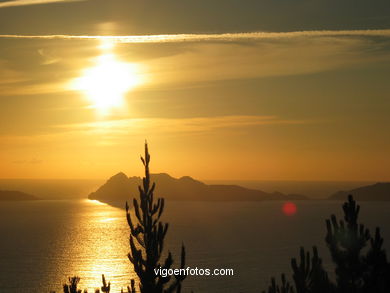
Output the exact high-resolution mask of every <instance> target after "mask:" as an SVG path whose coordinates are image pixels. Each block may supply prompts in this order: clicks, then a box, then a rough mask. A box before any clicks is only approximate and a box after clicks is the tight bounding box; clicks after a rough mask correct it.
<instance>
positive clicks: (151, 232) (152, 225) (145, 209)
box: [126, 143, 185, 293]
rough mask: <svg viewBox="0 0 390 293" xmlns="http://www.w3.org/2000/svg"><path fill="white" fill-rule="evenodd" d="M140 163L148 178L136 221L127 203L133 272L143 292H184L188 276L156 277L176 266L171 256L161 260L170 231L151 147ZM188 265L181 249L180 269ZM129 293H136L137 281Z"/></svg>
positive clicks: (136, 207) (143, 180)
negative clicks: (152, 172)
mask: <svg viewBox="0 0 390 293" xmlns="http://www.w3.org/2000/svg"><path fill="white" fill-rule="evenodd" d="M141 161H142V163H143V165H144V167H145V177H144V178H143V179H142V187H141V186H139V187H138V189H139V201H138V200H136V199H135V198H134V199H133V206H134V213H135V217H136V219H135V220H133V219H132V217H131V215H130V211H129V205H128V203H127V202H126V215H127V222H128V224H129V227H130V249H131V251H130V253H129V254H128V257H129V260H130V262H131V263H132V264H133V266H134V271H135V272H136V273H137V275H138V278H139V289H140V291H141V293H171V292H177V293H179V292H181V283H182V281H183V280H184V279H185V276H175V278H174V280H171V277H170V276H168V277H162V276H159V275H156V273H155V271H154V270H155V269H157V268H160V267H161V268H163V269H169V268H171V266H172V264H173V259H172V254H171V253H170V252H168V256H167V258H166V259H165V261H164V263H163V264H160V258H161V255H162V253H163V248H164V238H165V236H166V234H167V231H168V224H167V223H163V222H161V221H160V217H161V215H162V213H163V211H164V199H163V198H158V199H157V201H155V200H154V195H153V192H154V189H155V186H156V185H155V183H153V184H151V182H150V173H149V162H150V155H149V151H148V145H147V143H145V157H144V158H143V157H142V156H141ZM184 265H185V249H184V246H182V251H181V268H184ZM128 291H129V292H132V293H134V292H135V288H134V280H132V288H128Z"/></svg>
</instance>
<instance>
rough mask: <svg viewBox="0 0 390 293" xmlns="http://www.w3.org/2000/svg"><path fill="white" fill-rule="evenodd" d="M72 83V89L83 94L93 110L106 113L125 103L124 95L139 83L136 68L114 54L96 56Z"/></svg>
mask: <svg viewBox="0 0 390 293" xmlns="http://www.w3.org/2000/svg"><path fill="white" fill-rule="evenodd" d="M94 61H95V66H93V67H90V68H87V69H85V70H84V71H83V74H82V75H81V76H80V77H79V78H76V79H75V80H74V82H73V86H72V88H73V89H76V90H79V91H82V92H84V93H85V95H86V97H87V99H88V100H89V101H90V103H91V106H92V107H93V108H96V109H98V110H99V111H100V112H103V113H104V112H108V111H109V110H110V109H113V108H120V107H122V106H123V105H124V103H125V94H126V93H127V92H128V91H129V90H131V89H132V88H134V87H135V86H136V85H137V84H138V83H139V77H138V74H137V66H136V65H135V64H132V63H126V62H122V61H119V60H117V58H116V57H115V55H114V54H112V53H105V54H102V55H100V56H98V57H97V58H96V59H95V60H94Z"/></svg>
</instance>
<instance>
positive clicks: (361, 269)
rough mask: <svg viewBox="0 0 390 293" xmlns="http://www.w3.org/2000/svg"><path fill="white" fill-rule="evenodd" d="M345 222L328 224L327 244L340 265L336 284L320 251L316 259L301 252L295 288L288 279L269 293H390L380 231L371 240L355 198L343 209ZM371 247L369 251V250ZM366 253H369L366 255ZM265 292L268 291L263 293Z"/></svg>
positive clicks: (273, 284) (333, 220)
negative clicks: (360, 219)
mask: <svg viewBox="0 0 390 293" xmlns="http://www.w3.org/2000/svg"><path fill="white" fill-rule="evenodd" d="M343 211H344V221H343V220H340V221H337V218H336V216H335V215H332V216H331V218H330V219H329V220H326V228H327V234H326V238H325V241H326V243H327V246H328V248H329V250H330V253H331V256H332V260H333V262H334V263H335V265H336V269H335V273H336V283H333V282H331V281H330V280H329V278H328V275H327V273H326V272H325V271H324V269H323V267H322V261H321V259H320V258H319V256H318V252H317V249H316V247H314V248H313V255H312V256H310V253H309V252H307V253H306V254H305V251H304V249H303V248H301V252H300V263H299V265H298V264H297V261H296V259H292V261H291V266H292V269H293V280H294V286H291V285H290V284H289V283H288V281H286V278H285V276H284V275H282V284H281V285H280V286H279V285H277V284H276V282H275V279H274V278H272V279H271V285H270V286H269V288H268V293H282V292H283V293H328V292H329V293H333V292H337V293H374V292H375V293H385V292H390V264H389V263H388V261H387V257H386V252H385V251H384V250H383V248H382V245H383V238H382V237H381V235H380V230H379V228H376V231H375V236H374V237H371V236H370V232H369V230H368V229H366V228H365V227H364V225H363V224H359V223H358V216H359V211H360V206H359V205H356V202H355V201H354V200H353V197H352V196H351V195H349V196H348V201H347V202H346V203H344V205H343ZM368 244H370V247H369V248H368V249H365V248H366V246H367V245H368ZM364 250H366V251H367V250H368V251H367V252H366V254H364V252H365V251H364ZM263 292H265V291H263Z"/></svg>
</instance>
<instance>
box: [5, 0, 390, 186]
mask: <svg viewBox="0 0 390 293" xmlns="http://www.w3.org/2000/svg"><path fill="white" fill-rule="evenodd" d="M37 2H40V3H37ZM52 2H61V3H52ZM91 2H94V3H95V4H99V5H103V4H102V3H103V2H101V1H98V0H96V1H49V0H48V1H33V0H20V1H17V0H14V1H5V2H1V3H0V19H1V21H0V53H1V54H0V160H1V162H2V164H1V165H2V167H1V169H0V178H107V177H109V176H111V175H113V174H115V173H117V172H119V171H124V172H125V173H126V174H128V175H140V174H141V168H140V166H141V165H140V162H139V154H140V153H142V150H143V142H144V140H145V139H147V140H148V142H149V145H150V151H151V154H152V171H153V172H166V173H169V174H171V175H173V176H178V177H179V176H184V175H190V176H192V177H195V178H198V179H261V180H272V179H275V180H374V181H375V180H377V181H385V180H390V138H389V137H390V136H389V135H388V133H389V132H390V115H389V113H390V83H389V82H388V80H389V76H390V66H389V65H390V46H389V45H390V29H387V28H390V25H387V24H389V22H388V18H387V19H384V18H383V16H381V13H383V12H382V10H383V9H382V10H379V8H380V7H379V6H378V7H379V8H378V12H377V15H378V18H377V19H378V20H377V22H375V23H373V22H372V18H369V15H366V16H364V15H363V16H364V17H366V18H367V19H370V21H371V23H368V22H365V23H364V26H363V25H362V27H360V28H357V27H355V26H354V23H355V22H354V20H355V18H354V17H357V16H354V15H352V16H351V15H350V14H348V15H345V16H346V17H344V18H343V22H342V23H341V18H340V26H339V27H340V28H342V30H341V29H335V28H334V27H333V26H332V25H330V24H331V23H333V22H330V20H331V18H329V19H328V23H329V25H328V27H327V26H326V22H325V21H323V23H317V24H315V25H313V27H310V26H308V25H307V23H310V22H304V21H302V23H301V24H300V25H299V23H295V22H293V21H291V22H290V24H289V23H288V22H287V20H284V21H283V23H274V22H270V21H268V22H267V21H264V23H262V22H261V21H258V23H256V22H252V23H246V22H241V23H240V24H235V22H234V21H232V20H233V19H232V18H229V17H230V16H231V15H230V14H232V13H233V12H232V11H230V10H229V7H228V8H226V9H227V12H226V11H223V12H218V13H219V14H217V13H216V12H215V13H214V14H211V12H210V15H206V16H205V17H206V18H205V23H206V24H208V27H207V26H206V27H204V28H201V27H199V23H198V22H197V21H196V20H192V22H191V21H190V20H188V19H186V20H184V16H183V15H180V14H178V15H175V16H174V17H173V18H172V19H169V18H167V17H168V16H170V15H172V12H171V11H168V10H167V11H165V13H166V14H165V15H164V14H161V15H158V14H157V12H156V11H154V10H151V11H150V15H151V16H153V17H154V18H152V20H151V23H148V24H145V26H141V24H142V23H141V22H142V21H141V18H140V16H139V15H142V13H145V12H144V10H143V9H142V8H145V7H146V6H147V5H149V4H143V5H144V6H142V5H141V4H137V5H138V6H137V7H136V9H138V10H139V14H137V15H136V16H135V17H134V19H132V18H130V17H129V19H125V18H124V15H123V13H121V12H120V11H119V10H118V7H116V6H112V7H111V8H112V10H110V13H108V14H109V15H108V14H103V13H101V14H99V11H102V10H98V9H97V8H96V10H93V11H92V12H91V15H90V16H89V18H88V17H87V19H82V18H81V17H80V15H79V10H80V9H81V8H82V9H87V8H88V5H91ZM173 2H175V1H173ZM200 2H202V1H200ZM263 2H267V1H263ZM374 2H375V1H374ZM113 3H119V4H121V5H124V4H123V2H122V1H116V0H115V1H114V0H113ZM158 3H160V2H158ZM170 3H171V2H170ZM191 3H192V2H191ZM228 3H230V1H228ZM267 3H268V2H267ZM299 3H301V2H299ZM319 3H322V2H321V1H319ZM375 3H376V4H378V5H379V4H381V5H382V4H383V5H384V6H383V7H384V8H385V9H388V5H386V4H384V3H385V2H382V1H379V0H378V1H376V2H375ZM119 4H118V5H119ZM230 4H231V5H233V4H232V3H230ZM230 4H229V5H230ZM252 4H253V3H252ZM140 5H141V6H140ZM159 5H160V4H159ZM170 5H173V4H172V3H171V4H170ZM177 5H179V4H178V2H177ZM193 5H195V4H193ZM203 5H206V3H203ZM253 5H254V4H253ZM297 5H298V4H297ZM299 5H300V4H299ZM335 5H336V4H335ZM319 7H321V5H320V6H319ZM381 7H382V6H381ZM383 7H382V8H383ZM193 8H194V7H193ZM233 8H234V7H231V9H233ZM244 8H245V7H244ZM244 8H242V10H240V11H237V12H236V13H237V17H238V19H239V18H240V17H243V15H246V14H245V12H246V10H245V9H244ZM249 8H250V7H249ZM249 8H248V9H249ZM38 9H39V10H38ZM102 9H103V8H102ZM181 9H185V7H181ZM210 9H214V8H213V7H211V8H210ZM269 10H272V11H274V10H275V11H276V10H277V7H273V6H269ZM58 11H64V12H69V13H70V12H74V15H73V14H72V16H71V19H68V24H69V25H68V26H66V25H65V22H66V19H65V17H64V18H61V17H59V18H58V19H54V16H53V15H56V14H57V13H59V12H58ZM86 11H89V10H84V12H86ZM280 11H282V10H280ZM362 11H363V10H362ZM385 11H386V10H385ZM28 12H30V13H31V12H37V13H38V12H39V14H42V16H43V20H39V21H37V22H36V23H35V24H34V25H31V26H29V25H28V24H30V23H32V22H31V21H32V20H31V19H30V18H28V17H27V18H26V19H25V24H26V26H23V27H22V26H20V22H18V23H17V22H16V20H15V19H18V17H19V19H22V17H23V16H25V15H27V14H28ZM134 13H135V12H134V11H133V12H132V15H135V14H134ZM161 13H163V12H161ZM196 13H197V10H195V14H196ZM246 13H247V15H248V17H251V16H252V14H251V13H252V12H249V10H248V11H247V12H246ZM262 13H263V12H262ZM296 13H298V10H297V12H296ZM187 14H188V12H187ZM5 15H7V17H5ZM69 15H70V14H69ZM188 15H189V14H188ZM37 16H38V15H37ZM137 16H138V17H137ZM163 16H164V18H163ZM360 16H361V15H360ZM363 16H361V17H363ZM2 17H3V18H2ZM4 17H5V18H4ZM209 18H214V20H215V26H213V25H212V23H213V22H212V21H211V20H212V19H209ZM157 20H160V23H161V26H157V25H156V24H157V23H158V22H157ZM336 20H337V18H336ZM44 21H46V23H44ZM348 21H349V22H348ZM180 22H182V24H183V25H180ZM281 22H282V21H281ZM75 23H76V24H77V23H78V24H79V28H78V29H77V28H76V26H75ZM206 24H203V25H206ZM341 24H342V25H341ZM250 25H252V26H250ZM386 25H387V26H386ZM175 27H176V28H177V29H176V30H175V29H174V28H175ZM315 27H320V28H321V29H320V30H319V29H315ZM294 28H295V29H294ZM325 28H326V30H325ZM267 31H268V32H267ZM243 32H245V33H243ZM102 35H104V36H105V37H99V36H102ZM119 35H120V36H121V37H118V36H119ZM111 36H117V37H111Z"/></svg>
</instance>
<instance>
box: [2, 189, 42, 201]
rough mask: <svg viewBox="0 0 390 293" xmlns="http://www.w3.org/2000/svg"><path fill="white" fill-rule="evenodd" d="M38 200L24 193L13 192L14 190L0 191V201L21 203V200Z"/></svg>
mask: <svg viewBox="0 0 390 293" xmlns="http://www.w3.org/2000/svg"><path fill="white" fill-rule="evenodd" d="M38 199H39V198H38V197H36V196H34V195H31V194H28V193H24V192H21V191H15V190H0V201H23V200H38Z"/></svg>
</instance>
